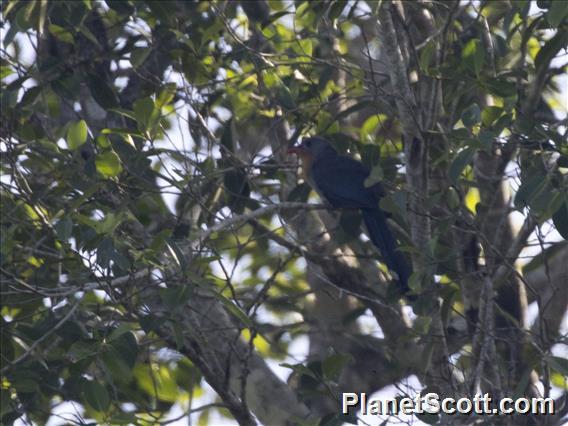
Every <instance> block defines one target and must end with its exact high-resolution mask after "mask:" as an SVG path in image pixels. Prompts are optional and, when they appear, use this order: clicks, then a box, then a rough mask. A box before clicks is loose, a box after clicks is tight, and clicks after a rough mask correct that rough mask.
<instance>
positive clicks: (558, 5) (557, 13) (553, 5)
mask: <svg viewBox="0 0 568 426" xmlns="http://www.w3.org/2000/svg"><path fill="white" fill-rule="evenodd" d="M567 17H568V1H566V0H554V1H552V2H550V9H548V13H547V14H546V19H547V20H548V22H549V23H550V25H551V26H552V27H554V28H558V27H559V26H560V23H561V22H562V21H563V20H565V19H566V18H567ZM560 31H562V30H560ZM564 31H565V30H564Z"/></svg>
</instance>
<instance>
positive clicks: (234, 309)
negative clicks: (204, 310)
mask: <svg viewBox="0 0 568 426" xmlns="http://www.w3.org/2000/svg"><path fill="white" fill-rule="evenodd" d="M214 295H215V297H216V298H217V299H219V300H220V301H221V303H223V305H225V307H226V308H227V310H228V311H229V312H230V313H231V314H233V315H234V316H235V317H236V318H237V319H239V320H240V321H241V322H242V323H243V325H245V326H246V327H249V328H250V327H252V326H253V323H252V321H251V319H250V318H249V317H248V315H247V314H246V312H245V311H243V310H242V309H241V308H240V307H239V306H237V305H236V304H235V303H233V302H232V301H231V300H229V299H227V298H226V297H225V296H223V295H222V294H219V293H214Z"/></svg>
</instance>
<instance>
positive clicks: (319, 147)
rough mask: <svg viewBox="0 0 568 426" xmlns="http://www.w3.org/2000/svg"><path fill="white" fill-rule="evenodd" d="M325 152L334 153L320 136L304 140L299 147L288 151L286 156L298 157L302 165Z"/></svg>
mask: <svg viewBox="0 0 568 426" xmlns="http://www.w3.org/2000/svg"><path fill="white" fill-rule="evenodd" d="M326 152H331V153H334V154H335V153H336V151H335V149H334V148H333V147H332V146H331V144H330V143H329V142H328V141H326V140H325V139H324V138H322V137H320V136H312V137H309V138H304V139H302V142H301V143H300V144H299V145H296V146H293V147H291V148H289V149H288V154H296V155H298V156H299V157H300V159H301V160H302V162H303V163H305V162H306V161H310V160H313V159H315V158H318V157H319V156H320V155H322V154H324V153H326Z"/></svg>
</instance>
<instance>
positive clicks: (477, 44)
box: [462, 39, 485, 75]
mask: <svg viewBox="0 0 568 426" xmlns="http://www.w3.org/2000/svg"><path fill="white" fill-rule="evenodd" d="M462 58H463V61H464V63H465V64H466V65H467V66H468V67H469V68H473V70H474V72H475V74H476V75H479V73H480V72H481V69H482V68H483V64H484V63H485V49H484V48H483V44H482V43H481V40H478V39H472V40H470V41H469V42H468V43H467V44H466V45H465V46H464V48H463V50H462Z"/></svg>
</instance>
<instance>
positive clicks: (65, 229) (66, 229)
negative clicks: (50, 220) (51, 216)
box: [55, 216, 73, 241]
mask: <svg viewBox="0 0 568 426" xmlns="http://www.w3.org/2000/svg"><path fill="white" fill-rule="evenodd" d="M72 231H73V220H71V218H70V217H69V216H65V217H64V218H63V219H61V220H60V221H59V222H57V225H55V232H57V236H58V237H59V239H60V240H61V241H67V240H68V239H69V238H70V237H71V232H72Z"/></svg>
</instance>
